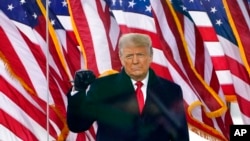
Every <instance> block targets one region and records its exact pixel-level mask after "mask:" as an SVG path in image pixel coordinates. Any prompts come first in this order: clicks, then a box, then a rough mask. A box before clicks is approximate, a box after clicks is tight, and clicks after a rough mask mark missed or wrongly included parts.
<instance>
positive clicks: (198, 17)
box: [189, 11, 213, 27]
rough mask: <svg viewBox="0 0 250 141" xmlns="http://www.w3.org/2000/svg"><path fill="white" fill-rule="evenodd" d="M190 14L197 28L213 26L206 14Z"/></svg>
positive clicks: (198, 12) (192, 12) (190, 12)
mask: <svg viewBox="0 0 250 141" xmlns="http://www.w3.org/2000/svg"><path fill="white" fill-rule="evenodd" d="M189 14H190V15H191V17H192V19H193V21H194V23H195V25H196V26H203V27H212V26H213V25H212V23H211V21H210V18H209V17H208V15H207V13H206V12H201V11H189Z"/></svg>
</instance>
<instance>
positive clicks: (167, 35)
mask: <svg viewBox="0 0 250 141" xmlns="http://www.w3.org/2000/svg"><path fill="white" fill-rule="evenodd" d="M151 6H152V9H154V13H156V14H155V16H156V18H157V20H158V21H159V26H160V28H161V31H163V32H164V33H162V35H163V38H164V40H165V41H166V43H167V44H168V45H169V47H170V48H171V51H172V54H173V57H174V60H175V61H176V62H177V64H178V65H179V67H180V68H181V69H182V70H185V69H184V67H183V65H182V62H181V58H180V56H179V50H178V46H177V43H176V40H175V36H174V34H173V32H172V30H171V28H170V27H169V24H168V23H167V19H166V16H165V13H164V9H163V7H162V5H161V2H160V1H151ZM146 29H147V28H146ZM154 33H156V32H154ZM156 34H157V33H156Z"/></svg>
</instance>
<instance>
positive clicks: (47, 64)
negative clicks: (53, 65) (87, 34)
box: [45, 0, 49, 141]
mask: <svg viewBox="0 0 250 141" xmlns="http://www.w3.org/2000/svg"><path fill="white" fill-rule="evenodd" d="M48 2H49V1H48V0H46V2H45V5H46V10H45V11H46V46H47V52H46V78H47V81H46V82H47V102H46V129H47V141H49V26H48V25H49V9H48V8H49V4H48Z"/></svg>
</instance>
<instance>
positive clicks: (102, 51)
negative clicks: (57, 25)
mask: <svg viewBox="0 0 250 141" xmlns="http://www.w3.org/2000/svg"><path fill="white" fill-rule="evenodd" d="M81 3H82V6H83V11H84V13H85V14H86V18H87V21H88V24H89V28H90V31H91V37H92V40H93V45H94V46H93V47H94V52H95V57H96V63H97V67H98V70H99V73H103V72H105V71H107V70H110V69H112V64H111V58H110V52H109V46H108V45H109V44H108V41H107V36H106V31H105V27H104V25H103V23H102V21H101V18H100V16H99V14H98V12H97V11H98V10H97V7H96V1H84V0H81ZM88 61H90V62H91V61H92V60H88Z"/></svg>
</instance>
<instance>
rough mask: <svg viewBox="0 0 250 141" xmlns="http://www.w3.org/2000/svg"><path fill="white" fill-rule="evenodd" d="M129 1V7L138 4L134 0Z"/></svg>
mask: <svg viewBox="0 0 250 141" xmlns="http://www.w3.org/2000/svg"><path fill="white" fill-rule="evenodd" d="M128 3H129V5H128V7H132V8H133V7H134V5H135V4H136V3H135V2H134V1H133V0H132V1H130V2H128Z"/></svg>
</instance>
